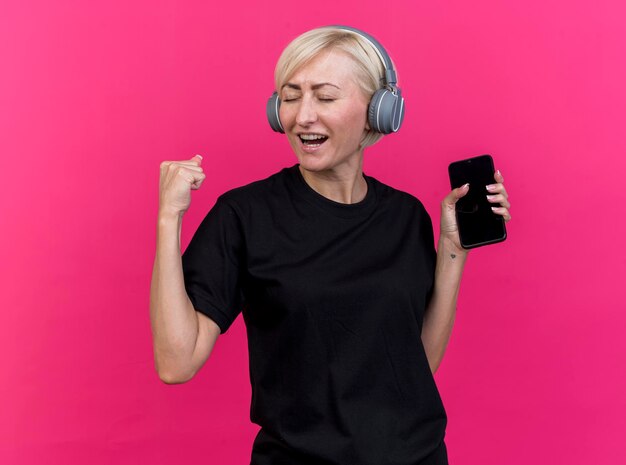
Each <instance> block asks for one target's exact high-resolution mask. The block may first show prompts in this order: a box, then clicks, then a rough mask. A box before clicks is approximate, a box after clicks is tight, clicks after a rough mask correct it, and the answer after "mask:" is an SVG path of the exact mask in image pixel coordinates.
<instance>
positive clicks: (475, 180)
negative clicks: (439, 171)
mask: <svg viewBox="0 0 626 465" xmlns="http://www.w3.org/2000/svg"><path fill="white" fill-rule="evenodd" d="M494 171H495V170H494V167H493V158H491V155H480V156H478V157H473V158H468V159H466V160H459V161H455V162H453V163H450V165H449V166H448V174H449V175H450V186H451V187H452V189H456V188H457V187H461V186H462V185H463V184H465V183H468V182H469V191H468V192H467V194H465V196H464V197H462V198H460V199H459V200H458V201H457V203H456V223H457V226H458V228H459V237H460V239H461V246H462V247H463V248H464V249H472V248H474V247H480V246H483V245H489V244H495V243H496V242H502V241H504V240H505V239H506V228H505V226H504V218H503V217H502V216H501V215H498V214H497V213H495V212H494V211H493V210H492V209H491V207H492V206H498V204H493V203H491V202H489V201H488V200H487V195H488V194H491V193H490V192H489V191H488V190H487V187H486V186H487V185H488V184H495V183H496V180H495V179H494V177H493V175H494Z"/></svg>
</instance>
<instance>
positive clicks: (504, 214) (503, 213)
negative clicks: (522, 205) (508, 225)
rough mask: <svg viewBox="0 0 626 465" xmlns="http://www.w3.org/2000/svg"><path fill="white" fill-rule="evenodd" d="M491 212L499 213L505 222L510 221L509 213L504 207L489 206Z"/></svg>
mask: <svg viewBox="0 0 626 465" xmlns="http://www.w3.org/2000/svg"><path fill="white" fill-rule="evenodd" d="M491 209H492V210H493V212H494V213H495V214H496V215H501V216H502V217H503V218H504V221H505V222H508V221H511V213H510V212H509V210H508V209H507V208H504V207H491Z"/></svg>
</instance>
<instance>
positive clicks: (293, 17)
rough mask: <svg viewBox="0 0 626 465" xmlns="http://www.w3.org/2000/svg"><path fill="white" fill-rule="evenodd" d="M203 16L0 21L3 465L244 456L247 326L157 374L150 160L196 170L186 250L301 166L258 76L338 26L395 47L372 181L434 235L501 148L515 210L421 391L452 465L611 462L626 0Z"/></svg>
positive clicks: (27, 11)
mask: <svg viewBox="0 0 626 465" xmlns="http://www.w3.org/2000/svg"><path fill="white" fill-rule="evenodd" d="M215 3H217V2H175V1H164V2H148V1H137V2H126V1H119V0H116V1H113V2H76V1H74V2H70V1H55V2H43V1H34V0H29V1H20V2H17V1H13V2H4V3H3V6H2V11H1V12H0V43H1V44H2V45H1V46H0V66H1V68H0V69H1V71H0V108H1V110H0V156H1V157H2V163H1V165H0V189H2V195H1V196H0V213H1V214H0V224H1V226H2V229H1V240H0V263H1V265H0V267H1V268H0V269H1V274H2V276H1V278H2V279H1V280H0V282H1V283H2V284H1V286H2V291H1V299H2V300H1V302H2V303H1V305H2V309H3V310H2V311H1V312H0V353H1V354H3V355H2V357H0V373H1V376H2V378H1V380H0V381H1V382H0V463H3V464H20V465H25V464H29V465H30V464H41V463H46V464H79V463H80V464H83V463H90V464H96V465H97V464H111V463H115V464H126V463H128V464H130V463H133V464H134V463H150V464H153V465H157V464H173V463H185V462H187V463H215V464H245V463H249V454H250V447H251V444H252V440H253V438H254V435H255V434H256V431H257V429H258V428H257V427H256V425H252V424H251V423H250V422H249V417H248V414H249V401H250V397H249V396H250V387H249V383H248V378H247V376H248V372H247V347H246V340H245V326H244V324H243V320H242V318H241V316H240V317H239V319H238V320H237V321H236V322H235V324H234V326H233V328H232V329H231V332H230V333H229V334H228V335H226V336H224V337H223V338H220V339H219V340H218V343H217V345H216V348H215V350H214V353H213V356H212V358H211V359H210V361H209V363H208V364H207V365H205V366H204V368H203V369H202V370H201V371H200V373H199V374H198V375H197V376H196V378H194V379H193V380H192V381H191V382H189V383H187V384H183V385H176V386H168V385H165V384H163V383H162V382H161V381H160V380H159V379H158V377H157V375H156V373H155V371H154V367H153V358H152V340H151V334H150V325H149V313H148V311H149V307H148V302H149V300H148V298H149V286H150V276H151V271H152V263H153V259H154V251H155V226H156V225H155V220H156V213H157V201H158V196H157V193H158V172H159V163H160V162H161V161H162V160H168V159H169V160H171V159H186V158H191V157H192V156H193V155H194V154H195V153H201V154H203V155H204V162H203V167H204V169H205V173H206V174H207V176H208V178H207V181H206V182H205V183H204V186H203V187H202V189H201V190H200V191H197V192H194V194H193V201H192V205H191V209H190V210H189V212H188V213H187V215H186V216H185V222H184V226H183V246H186V244H187V243H188V241H189V239H190V238H191V235H192V234H193V232H194V231H195V229H196V228H197V226H198V224H199V222H200V220H201V219H202V218H203V217H204V215H205V214H206V212H207V211H208V209H209V208H210V207H211V206H212V205H213V202H214V201H215V198H216V197H217V195H219V194H220V193H222V192H224V191H225V190H227V189H229V188H232V187H235V186H239V185H242V184H245V183H248V182H250V181H253V180H256V179H260V178H261V177H265V176H267V175H269V174H271V173H273V172H275V171H277V170H279V169H280V168H281V167H284V166H287V165H291V164H293V163H295V162H296V158H295V156H294V155H293V153H292V152H291V151H290V148H289V145H288V144H287V142H286V139H285V138H284V136H279V135H277V134H274V133H272V132H271V130H270V129H269V127H268V125H267V122H266V120H265V115H264V107H265V102H266V99H267V98H268V97H269V95H270V93H271V91H272V84H273V80H272V72H273V68H274V64H275V62H276V60H277V58H278V55H279V53H280V51H281V50H282V48H283V47H284V46H285V45H286V44H287V43H288V41H290V40H291V39H292V38H294V37H295V36H296V35H298V34H299V33H301V32H303V31H305V30H307V29H310V28H312V27H315V26H320V25H325V24H332V23H343V24H349V25H353V26H355V27H359V28H362V29H364V30H366V31H368V32H370V33H371V34H373V35H374V36H375V37H377V38H378V39H379V40H380V41H381V42H382V43H383V44H384V45H385V46H386V47H387V49H388V50H389V51H390V53H391V55H392V57H393V58H394V61H395V62H396V64H397V67H398V70H399V78H400V84H401V86H402V88H403V90H404V95H405V97H406V99H407V105H408V107H407V112H406V119H405V123H404V126H403V128H402V130H401V132H399V133H398V134H397V135H393V136H390V137H388V138H386V139H385V140H383V141H382V142H381V143H380V144H379V145H377V146H375V147H373V148H371V149H370V150H368V151H366V155H365V166H364V168H365V172H366V173H367V174H369V175H372V176H375V177H377V178H378V179H380V180H381V181H383V182H385V183H388V184H391V185H392V186H394V187H397V188H400V189H403V190H407V191H409V192H411V193H413V194H414V195H416V196H417V197H419V198H420V199H422V201H423V202H424V204H425V205H426V207H427V209H428V210H429V212H430V213H431V216H432V217H433V221H434V222H435V225H436V228H435V229H436V230H435V234H437V233H438V221H439V202H440V201H441V199H442V198H443V197H444V196H445V195H446V193H447V192H448V180H447V172H446V168H447V165H448V163H449V162H451V161H453V160H456V159H460V158H465V157H469V156H474V155H479V154H482V153H490V154H492V155H493V157H494V159H495V161H496V164H497V167H499V168H500V169H501V171H502V173H503V175H504V178H505V184H506V186H507V189H508V192H509V195H510V200H511V203H512V208H511V213H512V217H513V220H512V221H511V222H510V223H509V224H508V232H509V239H508V240H507V241H506V242H504V243H501V244H497V245H494V246H490V247H485V248H481V249H476V250H475V251H472V252H471V254H470V258H469V260H468V264H467V268H466V270H465V275H464V279H463V282H462V285H461V295H460V300H459V306H458V314H457V319H456V326H455V329H454V332H453V335H452V340H451V342H450V345H449V347H448V351H447V354H446V357H445V359H444V361H443V364H442V366H441V368H440V370H439V371H438V372H437V373H436V379H437V382H438V385H439V387H440V390H441V394H442V397H443V400H444V403H445V406H446V408H447V411H448V416H449V425H448V432H447V439H446V441H447V444H448V451H449V456H450V461H451V463H453V464H456V465H474V464H480V465H491V464H493V465H502V464H507V465H518V464H519V465H522V464H523V465H528V464H555V463H567V464H581V465H582V464H623V463H626V446H625V442H624V438H625V437H626V400H625V399H626V396H625V395H624V393H625V392H626V381H625V378H626V377H625V376H624V373H625V370H626V369H625V366H626V338H625V337H624V329H625V328H626V317H625V312H624V310H626V305H624V297H623V283H622V281H623V278H624V277H625V276H626V273H625V271H626V270H625V268H626V258H625V257H626V254H625V253H624V245H623V241H624V237H625V233H626V231H625V229H626V228H625V227H624V226H625V224H624V223H625V220H624V213H623V211H624V207H623V203H624V200H625V196H624V187H623V186H622V182H621V181H622V178H623V176H620V174H621V173H623V171H624V169H625V168H626V163H625V161H624V160H625V156H626V150H625V149H626V144H625V142H624V127H625V124H624V123H625V121H624V119H625V118H624V111H625V110H626V91H625V90H624V82H626V65H625V63H626V60H624V50H625V45H626V40H625V39H626V35H625V33H624V29H623V18H624V14H626V9H625V8H624V7H623V6H622V3H621V2H618V1H617V0H615V1H600V2H582V1H572V0H568V1H563V0H561V1H559V0H553V1H545V0H542V1H538V0H532V1H527V2H512V1H511V2H502V1H499V0H479V1H465V2H463V1H458V0H457V1H440V2H416V1H413V0H400V1H396V2H394V3H393V6H392V4H388V5H387V6H385V7H380V6H379V5H380V2H374V1H370V0H365V1H363V0H361V1H358V2H356V1H347V2H337V1H336V0H332V1H328V0H318V1H317V2H313V3H310V4H307V3H301V2H300V3H299V2H293V1H292V0H289V1H287V0H277V1H275V2H272V4H271V5H270V6H267V5H262V2H254V1H246V2H243V3H244V4H241V3H242V2H239V3H238V4H237V3H232V2H219V5H218V6H215V5H214V4H215ZM302 5H306V6H302ZM329 12H332V13H329ZM620 289H621V291H620Z"/></svg>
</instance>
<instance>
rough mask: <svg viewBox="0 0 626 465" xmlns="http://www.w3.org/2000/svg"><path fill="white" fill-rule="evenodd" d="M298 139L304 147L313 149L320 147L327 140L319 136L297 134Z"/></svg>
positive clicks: (325, 137)
mask: <svg viewBox="0 0 626 465" xmlns="http://www.w3.org/2000/svg"><path fill="white" fill-rule="evenodd" d="M298 137H299V138H300V141H302V144H303V145H304V146H305V147H310V148H315V147H319V146H320V145H322V144H323V143H324V142H326V140H327V139H328V137H327V136H323V135H321V134H299V135H298Z"/></svg>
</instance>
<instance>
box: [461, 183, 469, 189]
mask: <svg viewBox="0 0 626 465" xmlns="http://www.w3.org/2000/svg"><path fill="white" fill-rule="evenodd" d="M465 188H469V182H468V183H465V184H463V185H462V186H461V189H465Z"/></svg>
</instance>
